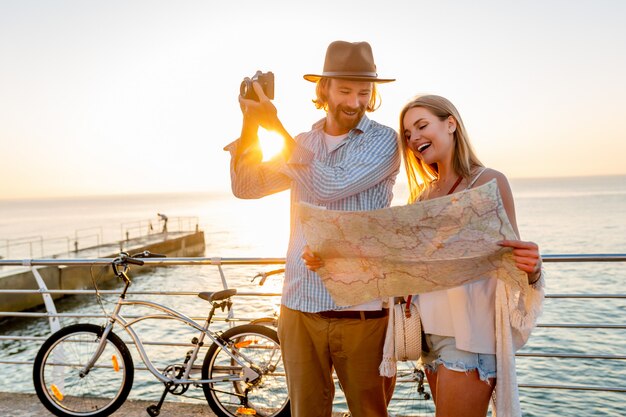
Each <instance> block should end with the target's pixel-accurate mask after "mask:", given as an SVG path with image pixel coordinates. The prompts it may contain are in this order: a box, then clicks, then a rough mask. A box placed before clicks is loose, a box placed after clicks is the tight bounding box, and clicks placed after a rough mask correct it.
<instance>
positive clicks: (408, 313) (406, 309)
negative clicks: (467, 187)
mask: <svg viewBox="0 0 626 417" xmlns="http://www.w3.org/2000/svg"><path fill="white" fill-rule="evenodd" d="M481 174H482V172H481ZM479 176H480V174H479ZM461 181H463V177H462V176H461V175H459V178H457V179H456V182H455V183H454V185H452V188H450V191H448V194H446V195H450V194H452V193H453V192H454V190H456V187H458V186H459V184H460V183H461ZM411 300H413V295H412V294H409V295H408V296H407V297H406V306H405V307H404V317H406V318H407V319H408V318H410V317H411Z"/></svg>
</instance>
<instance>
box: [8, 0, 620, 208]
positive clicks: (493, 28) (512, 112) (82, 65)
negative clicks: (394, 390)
mask: <svg viewBox="0 0 626 417" xmlns="http://www.w3.org/2000/svg"><path fill="white" fill-rule="evenodd" d="M624 21H626V2H623V1H621V0H614V1H611V0H593V1H592V0H577V1H572V0H569V1H560V0H559V1H556V0H540V1H535V0H529V1H516V2H512V1H484V0H478V1H472V2H467V1H419V0H412V1H393V0H388V1H384V2H383V1H377V2H374V1H369V0H360V1H353V0H345V1H337V0H333V1H327V0H320V1H317V2H314V3H313V2H307V3H302V2H298V1H272V0H266V1H262V2H260V1H259V2H255V1H248V0H238V1H228V2H227V1H208V0H206V1H184V0H181V1H155V0H145V1H144V0H136V1H129V0H123V1H120V0H112V1H87V0H75V1H67V0H55V1H34V0H20V1H12V0H0V154H1V155H2V160H1V161H0V199H20V198H36V197H58V196H80V195H99V194H126V193H155V192H213V191H228V190H229V187H230V180H229V155H228V153H226V152H224V151H223V150H222V148H223V147H224V146H225V145H226V144H228V143H229V142H230V141H232V140H234V139H235V138H237V136H238V134H239V130H240V126H241V125H240V123H241V113H240V109H239V105H238V102H237V96H238V93H239V84H240V82H241V80H242V79H243V78H244V77H246V76H251V75H252V74H254V72H255V71H256V70H262V71H272V72H274V74H275V77H276V87H275V100H274V102H275V105H276V107H277V108H278V114H279V117H280V118H281V120H282V121H283V124H284V125H285V126H286V128H287V129H288V131H289V132H291V134H292V135H296V134H297V133H300V132H302V131H306V130H308V129H309V128H310V127H311V125H312V124H313V123H314V122H315V121H317V120H319V119H320V118H322V117H323V116H324V113H323V112H322V111H320V110H317V109H315V107H314V106H313V104H312V102H311V99H312V98H313V97H314V84H312V83H309V82H307V81H305V80H304V79H303V78H302V75H303V74H305V73H317V72H320V71H321V70H322V66H323V61H324V55H325V52H326V47H327V46H328V44H329V43H330V42H332V41H334V40H338V39H341V40H347V41H368V42H369V43H370V44H371V45H372V48H373V51H374V57H375V60H376V65H377V68H378V73H379V76H381V77H383V78H396V79H397V81H396V82H394V83H389V84H383V85H381V86H380V88H379V91H380V94H381V97H382V106H381V107H380V109H378V110H377V111H376V112H374V113H371V114H370V117H371V118H372V119H374V120H377V121H379V122H381V123H384V124H386V125H389V126H391V127H393V128H394V129H397V128H398V114H399V112H400V109H401V107H402V106H403V105H404V104H405V103H406V102H407V101H409V100H410V99H411V97H413V96H415V95H416V94H422V93H433V94H439V95H443V96H445V97H447V98H449V99H450V100H451V101H452V102H453V103H454V104H455V105H456V106H457V108H458V109H459V111H460V113H461V115H462V117H463V119H464V122H465V124H466V127H467V128H468V130H469V133H470V137H471V140H472V143H473V146H474V147H475V149H476V151H477V153H478V156H479V158H480V159H481V160H482V161H483V163H484V164H485V165H487V166H490V167H492V168H495V169H498V170H500V171H502V172H504V173H505V174H506V175H507V176H509V177H510V178H524V177H564V176H587V175H623V174H626V163H624V162H623V159H624V155H625V154H626V145H625V142H626V124H625V123H624V120H626V79H625V74H626V52H625V51H626V30H624V28H623V25H624ZM402 175H403V174H402V173H401V174H400V175H399V177H398V178H399V180H400V181H402Z"/></svg>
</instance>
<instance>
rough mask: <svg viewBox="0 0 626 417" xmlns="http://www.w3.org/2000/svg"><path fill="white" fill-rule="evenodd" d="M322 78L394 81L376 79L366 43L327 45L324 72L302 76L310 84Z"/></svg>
mask: <svg viewBox="0 0 626 417" xmlns="http://www.w3.org/2000/svg"><path fill="white" fill-rule="evenodd" d="M322 77H326V78H342V79H345V80H355V81H372V82H376V83H388V82H391V81H395V78H378V74H377V73H376V65H375V64H374V55H373V54H372V47H371V46H370V44H369V43H367V42H345V41H334V42H332V43H331V44H330V45H328V49H327V50H326V59H325V60H324V72H323V73H322V74H305V75H304V79H305V80H307V81H311V82H317V81H319V79H320V78H322Z"/></svg>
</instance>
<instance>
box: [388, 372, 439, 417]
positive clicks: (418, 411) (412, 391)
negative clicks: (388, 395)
mask: <svg viewBox="0 0 626 417" xmlns="http://www.w3.org/2000/svg"><path fill="white" fill-rule="evenodd" d="M397 366H398V371H397V373H396V389H395V391H394V394H393V397H392V399H391V403H390V404H389V407H388V408H389V411H390V415H394V416H397V417H428V416H434V415H435V406H434V403H433V401H432V399H431V395H430V393H429V392H428V390H427V389H426V386H427V385H425V384H426V376H425V375H424V371H422V370H421V369H419V368H418V367H417V365H416V363H414V362H410V361H407V362H397Z"/></svg>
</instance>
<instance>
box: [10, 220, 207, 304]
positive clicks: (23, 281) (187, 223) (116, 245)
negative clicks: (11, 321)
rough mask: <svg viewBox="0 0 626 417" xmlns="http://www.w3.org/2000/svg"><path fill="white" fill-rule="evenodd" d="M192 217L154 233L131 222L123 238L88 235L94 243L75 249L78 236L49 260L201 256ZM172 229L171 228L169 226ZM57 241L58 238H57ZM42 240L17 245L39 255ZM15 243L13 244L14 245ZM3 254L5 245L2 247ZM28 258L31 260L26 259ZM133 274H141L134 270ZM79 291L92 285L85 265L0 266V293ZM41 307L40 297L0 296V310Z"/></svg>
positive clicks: (103, 278) (198, 234) (201, 245)
mask: <svg viewBox="0 0 626 417" xmlns="http://www.w3.org/2000/svg"><path fill="white" fill-rule="evenodd" d="M194 219H195V218H180V219H179V218H176V219H172V220H174V222H173V223H174V224H175V225H176V226H175V227H173V229H174V230H169V231H168V230H167V228H166V227H164V226H162V225H160V229H159V231H158V232H153V228H152V224H151V223H150V222H149V221H145V222H133V223H129V224H125V225H122V236H123V239H121V240H118V241H114V242H109V243H100V235H97V234H96V235H90V236H89V237H91V238H92V240H93V238H94V237H95V238H96V239H95V240H96V242H97V243H96V244H95V245H93V246H86V247H84V248H81V249H79V247H78V246H79V245H78V243H79V239H78V233H77V235H76V238H75V240H73V242H74V245H73V246H74V248H75V249H74V250H71V249H70V244H69V238H66V240H67V242H68V250H67V252H64V253H61V254H53V255H51V256H50V257H51V258H58V257H60V256H62V257H63V258H76V259H84V258H114V257H116V256H117V255H118V254H119V252H121V251H125V252H128V253H131V254H132V253H137V252H143V251H150V252H152V253H159V254H163V255H167V256H168V257H187V256H202V255H203V254H204V250H205V242H204V232H203V231H201V230H200V229H199V227H198V223H197V219H196V221H195V222H194V221H193V220H194ZM170 229H172V226H170ZM57 240H58V239H57ZM44 242H45V239H31V240H28V241H26V240H24V241H22V242H18V244H21V246H23V247H28V248H29V252H30V254H31V255H32V253H33V244H35V245H39V247H38V249H40V253H41V254H42V255H43V254H45V253H44ZM16 245H17V244H14V246H16ZM5 250H6V252H8V251H9V246H8V245H5ZM29 259H32V258H29ZM136 271H141V268H137V269H136ZM112 278H114V276H113V274H112V273H111V272H110V271H108V272H107V273H106V274H105V275H104V276H99V279H100V281H106V280H109V279H112ZM39 280H41V281H43V288H45V289H48V290H80V289H84V288H88V287H91V286H92V283H91V274H90V270H89V267H85V266H66V265H61V266H42V267H38V268H37V270H36V272H35V271H33V269H32V268H31V267H30V265H29V261H22V265H20V264H16V267H11V268H7V267H4V269H3V267H0V290H4V289H18V290H33V289H42V284H41V283H40V282H39ZM51 296H52V298H59V297H62V296H63V295H62V294H52V295H51ZM43 304H44V300H43V299H42V296H41V294H28V293H24V294H2V293H0V311H23V310H28V309H32V308H35V307H38V306H40V305H43Z"/></svg>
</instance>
